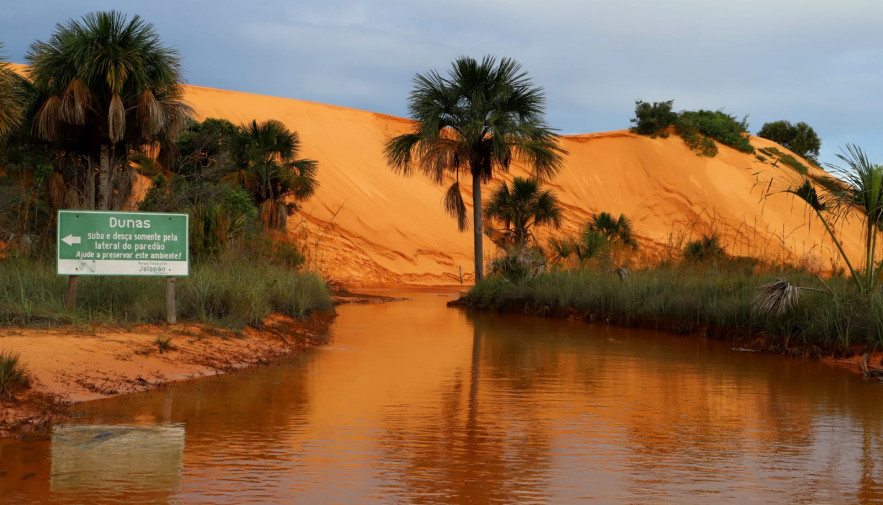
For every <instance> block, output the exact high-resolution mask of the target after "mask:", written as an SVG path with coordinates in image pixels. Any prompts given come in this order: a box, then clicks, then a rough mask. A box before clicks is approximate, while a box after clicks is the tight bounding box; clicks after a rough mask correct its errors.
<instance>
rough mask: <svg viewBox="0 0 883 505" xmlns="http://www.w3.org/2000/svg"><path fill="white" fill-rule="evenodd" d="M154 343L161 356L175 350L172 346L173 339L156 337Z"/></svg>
mask: <svg viewBox="0 0 883 505" xmlns="http://www.w3.org/2000/svg"><path fill="white" fill-rule="evenodd" d="M153 343H154V344H155V345H156V347H157V349H159V353H160V354H163V353H166V352H169V351H174V350H175V346H174V345H172V337H156V339H155V340H154V341H153Z"/></svg>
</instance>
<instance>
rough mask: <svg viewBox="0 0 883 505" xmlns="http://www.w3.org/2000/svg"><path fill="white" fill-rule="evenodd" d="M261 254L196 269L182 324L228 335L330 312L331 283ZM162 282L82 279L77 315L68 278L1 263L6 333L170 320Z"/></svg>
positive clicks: (44, 266) (181, 300)
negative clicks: (215, 327) (279, 318)
mask: <svg viewBox="0 0 883 505" xmlns="http://www.w3.org/2000/svg"><path fill="white" fill-rule="evenodd" d="M287 261H288V259H283V260H280V261H279V262H276V261H272V260H268V259H266V258H261V257H260V256H258V255H257V253H247V252H244V251H240V250H235V249H234V250H230V251H228V252H225V253H223V254H221V255H220V256H219V257H218V258H216V259H212V260H211V261H207V262H204V263H198V264H195V265H193V266H192V268H191V272H190V276H189V277H186V278H182V279H180V280H179V281H178V283H177V285H178V287H177V305H178V317H179V319H181V320H193V321H202V322H208V323H212V324H219V325H222V326H225V327H229V328H242V327H244V326H246V325H248V326H254V327H260V326H261V324H262V322H263V320H264V319H265V318H266V317H267V316H268V315H269V314H271V313H274V312H276V313H281V314H284V315H287V316H291V317H297V318H302V317H304V316H306V315H308V314H309V313H311V312H313V311H324V310H330V309H331V308H332V301H331V296H330V293H329V291H328V287H327V286H326V284H325V282H324V281H323V280H322V279H321V278H320V277H319V276H318V275H316V274H314V273H309V272H302V271H297V270H293V269H291V268H289V267H288V266H286V264H285V263H286V262H287ZM163 286H164V281H163V279H161V278H143V277H141V278H131V277H82V278H81V279H80V286H79V292H78V299H77V307H76V309H75V310H72V311H71V310H67V309H66V308H65V306H64V297H65V293H66V278H64V277H60V276H58V275H56V273H55V269H54V266H53V265H51V264H50V263H49V262H45V261H34V260H25V259H16V260H7V261H0V325H2V326H14V325H35V324H37V325H39V324H44V325H45V324H60V323H77V324H86V323H89V322H98V323H105V324H135V323H159V322H162V321H164V320H165V299H164V296H163V293H164V292H163Z"/></svg>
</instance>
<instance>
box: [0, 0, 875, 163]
mask: <svg viewBox="0 0 883 505" xmlns="http://www.w3.org/2000/svg"><path fill="white" fill-rule="evenodd" d="M111 8H114V9H118V10H122V11H124V12H127V13H137V14H140V15H142V16H143V17H145V18H147V19H148V20H149V21H151V22H153V23H154V24H155V25H156V27H157V30H158V31H159V33H160V35H161V36H162V38H163V39H164V40H165V41H166V42H167V43H168V44H169V45H173V46H175V47H177V48H178V49H179V51H180V52H181V56H182V59H183V62H184V68H185V72H186V78H187V81H188V82H190V83H193V84H201V85H206V86H216V87H222V88H230V89H236V90H244V91H251V92H255V93H265V94H272V95H280V96H288V97H295V98H302V99H308V100H316V101H321V102H328V103H334V104H340V105H346V106H351V107H358V108H363V109H369V110H373V111H378V112H385V113H389V114H396V115H404V114H405V113H406V98H407V93H408V91H409V89H410V80H411V78H412V77H413V75H414V74H415V73H417V72H425V71H426V70H428V69H430V68H444V67H446V66H447V65H448V64H449V62H450V61H451V60H453V59H454V58H456V57H457V56H460V55H471V56H477V57H478V56H481V55H483V54H486V53H490V54H494V55H498V56H510V57H513V58H515V59H517V60H519V61H520V62H521V63H523V64H524V66H525V67H526V69H527V70H528V71H529V72H530V74H531V75H532V76H533V78H534V80H535V81H536V82H537V83H538V84H540V85H542V86H543V87H544V88H545V89H546V94H547V98H548V111H549V121H550V123H551V124H552V125H553V126H555V127H556V128H559V129H560V130H561V131H562V132H565V133H580V132H590V131H601V130H611V129H618V128H624V127H627V126H628V125H629V123H628V119H629V118H630V117H631V115H632V111H633V108H634V100H635V99H639V98H640V99H644V100H667V99H675V106H676V108H678V109H681V108H707V109H723V110H725V111H727V112H729V113H732V114H735V115H737V116H740V117H741V116H743V115H745V114H748V115H749V121H750V123H751V129H752V131H756V130H757V129H759V128H760V126H761V125H762V124H763V123H764V122H765V121H769V120H774V119H781V118H785V119H789V120H792V121H806V122H808V123H810V124H811V125H813V126H814V127H815V128H816V130H817V131H818V132H819V134H820V136H821V137H822V141H823V152H822V160H823V161H832V160H833V157H834V156H833V155H834V153H835V152H837V150H838V146H840V145H842V144H844V143H846V142H855V143H858V144H860V145H862V146H864V147H865V148H866V149H867V150H868V151H869V152H870V153H871V154H872V155H873V156H874V158H875V159H877V160H879V161H881V162H883V142H881V140H883V135H881V134H883V126H881V121H883V36H881V35H880V26H881V21H883V2H880V1H878V0H842V1H840V2H833V1H831V0H824V1H819V0H762V1H760V0H739V1H735V2H734V1H732V0H728V1H718V0H666V1H655V0H640V1H639V0H617V1H610V0H606V1H594V0H591V1H590V0H583V1H578V0H572V1H563V0H543V1H537V0H508V1H506V0H482V1H480V2H478V1H467V0H432V1H422V0H382V1H381V0H377V1H372V2H369V1H366V0H363V1H355V0H324V1H312V2H298V1H291V0H288V1H286V0H254V1H228V2H220V1H213V0H193V1H188V0H178V1H168V0H154V1H149V2H148V1H136V0H116V1H89V0H81V1H76V0H42V1H39V0H38V1H15V2H8V4H7V5H4V8H3V9H0V40H2V41H3V42H4V43H5V45H6V52H7V56H8V57H9V58H10V59H11V60H13V61H23V60H24V55H25V53H26V51H27V47H28V45H29V44H30V43H31V42H32V41H33V40H35V39H46V38H48V37H49V35H50V34H51V32H52V30H53V27H54V25H55V23H56V22H59V21H64V20H66V19H68V18H70V17H79V16H81V15H82V14H84V13H86V12H89V11H93V10H104V9H111Z"/></svg>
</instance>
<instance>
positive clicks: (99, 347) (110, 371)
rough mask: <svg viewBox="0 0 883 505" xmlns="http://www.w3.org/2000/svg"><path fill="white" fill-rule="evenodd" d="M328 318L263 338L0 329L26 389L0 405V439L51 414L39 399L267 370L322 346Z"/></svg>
mask: <svg viewBox="0 0 883 505" xmlns="http://www.w3.org/2000/svg"><path fill="white" fill-rule="evenodd" d="M332 319H333V316H332V315H331V314H316V315H314V316H312V317H311V318H309V319H308V320H307V321H306V322H300V321H296V320H292V319H290V318H286V317H282V316H274V317H271V318H269V319H268V320H267V324H266V325H265V328H264V329H263V330H262V331H258V330H254V329H251V328H249V329H246V330H245V331H244V332H243V333H242V334H235V333H233V332H230V331H226V330H213V329H210V328H206V327H204V326H202V325H193V324H178V325H175V326H152V325H140V326H134V327H132V328H128V329H121V328H95V329H89V330H84V329H81V328H75V327H65V328H46V329H14V328H6V329H4V330H3V332H2V334H0V350H2V351H3V352H7V353H12V354H16V355H18V356H19V357H20V359H21V363H22V365H23V367H24V369H25V371H26V372H27V373H28V374H29V375H30V376H31V378H32V381H33V384H32V388H31V390H30V391H28V392H24V393H20V394H19V395H18V398H17V399H18V400H19V401H18V402H14V403H4V402H2V401H0V437H2V436H4V433H5V432H6V434H8V433H10V432H12V433H16V432H23V431H28V429H27V426H28V424H34V423H39V422H42V421H44V419H43V416H45V415H46V414H47V412H49V413H51V412H52V409H50V408H47V405H46V402H45V399H46V395H49V396H50V397H52V398H54V399H55V400H60V401H69V402H79V401H87V400H95V399H98V398H106V397H109V396H114V395H118V394H126V393H134V392H138V391H145V390H149V389H153V388H156V387H159V386H161V385H163V384H166V383H169V382H175V381H181V380H187V379H193V378H198V377H204V376H207V375H215V374H218V373H222V372H226V371H230V370H235V369H239V368H244V367H248V366H252V365H258V364H264V363H268V362H271V361H273V360H275V359H278V358H279V357H281V356H284V355H287V354H290V353H292V352H296V351H297V350H299V349H303V348H305V347H307V346H309V345H312V344H315V343H317V342H321V341H323V340H324V338H325V336H324V335H325V332H326V331H327V328H328V325H329V323H330V322H331V320H332ZM159 337H163V338H165V337H171V344H172V346H173V347H174V349H172V350H169V351H166V352H163V353H160V352H159V347H158V346H157V344H156V342H155V340H156V339H157V338H159ZM35 397H36V398H35ZM32 400H36V401H32Z"/></svg>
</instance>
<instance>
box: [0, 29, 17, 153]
mask: <svg viewBox="0 0 883 505" xmlns="http://www.w3.org/2000/svg"><path fill="white" fill-rule="evenodd" d="M21 118H22V96H21V90H20V87H19V85H18V78H17V76H16V75H15V74H14V73H13V72H12V71H11V70H10V69H9V65H8V64H7V63H6V61H4V59H3V43H2V42H0V139H3V138H5V137H6V136H8V135H9V134H11V133H12V132H13V131H14V130H15V129H16V127H18V125H19V123H20V122H21Z"/></svg>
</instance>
